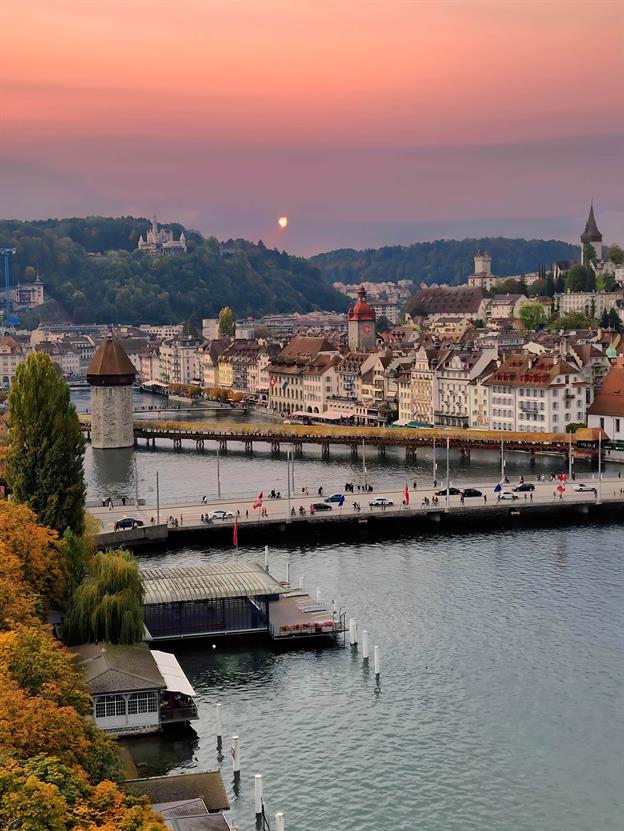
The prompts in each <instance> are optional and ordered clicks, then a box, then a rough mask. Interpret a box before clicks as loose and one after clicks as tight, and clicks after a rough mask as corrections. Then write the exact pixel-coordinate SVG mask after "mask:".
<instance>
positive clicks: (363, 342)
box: [348, 286, 376, 352]
mask: <svg viewBox="0 0 624 831" xmlns="http://www.w3.org/2000/svg"><path fill="white" fill-rule="evenodd" d="M348 339H349V349H350V350H351V351H352V352H374V351H375V347H376V338H375V310H374V309H373V308H372V306H369V304H368V301H367V299H366V289H365V288H364V286H360V288H359V289H358V299H357V303H356V304H355V306H353V308H352V309H349V323H348Z"/></svg>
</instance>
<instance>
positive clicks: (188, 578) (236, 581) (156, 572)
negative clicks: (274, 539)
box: [141, 559, 285, 606]
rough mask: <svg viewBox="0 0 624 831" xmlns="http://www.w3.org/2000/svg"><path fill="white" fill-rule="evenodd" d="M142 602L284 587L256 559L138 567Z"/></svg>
mask: <svg viewBox="0 0 624 831" xmlns="http://www.w3.org/2000/svg"><path fill="white" fill-rule="evenodd" d="M141 576H142V577H143V589H144V592H145V598H144V601H143V603H144V605H145V606H153V605H156V604H159V603H184V602H191V601H193V600H221V599H222V598H226V597H256V596H265V595H271V594H283V593H284V591H285V589H284V587H283V586H282V585H281V583H278V582H277V580H275V578H273V577H271V575H270V574H268V573H267V572H266V571H265V570H264V567H263V566H261V565H260V563H250V562H240V561H239V560H238V559H236V560H230V561H228V562H225V563H216V564H214V565H202V566H180V567H177V568H142V569H141Z"/></svg>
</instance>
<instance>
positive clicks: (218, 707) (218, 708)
mask: <svg viewBox="0 0 624 831" xmlns="http://www.w3.org/2000/svg"><path fill="white" fill-rule="evenodd" d="M215 710H216V720H217V750H221V748H222V747H223V725H222V724H221V705H220V704H217V705H216V706H215Z"/></svg>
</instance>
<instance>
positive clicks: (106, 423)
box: [87, 337, 136, 449]
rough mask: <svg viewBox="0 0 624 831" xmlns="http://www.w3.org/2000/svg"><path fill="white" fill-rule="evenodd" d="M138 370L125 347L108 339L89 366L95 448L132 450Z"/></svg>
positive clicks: (113, 339) (88, 379) (88, 378)
mask: <svg viewBox="0 0 624 831" xmlns="http://www.w3.org/2000/svg"><path fill="white" fill-rule="evenodd" d="M135 375H136V370H135V368H134V366H133V364H132V362H131V361H130V358H129V357H128V356H127V355H126V353H125V352H124V349H123V347H122V346H121V344H120V343H119V341H118V340H116V339H115V338H113V337H108V338H107V339H106V340H105V341H104V342H103V343H102V344H100V346H99V347H98V349H97V351H96V353H95V355H94V357H93V360H92V361H91V363H90V364H89V366H88V367H87V382H88V384H89V386H90V387H91V446H92V447H93V448H95V449H112V448H118V447H132V446H133V444H134V430H133V424H132V414H133V406H132V384H133V383H134V378H135Z"/></svg>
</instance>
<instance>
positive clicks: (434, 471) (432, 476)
mask: <svg viewBox="0 0 624 831" xmlns="http://www.w3.org/2000/svg"><path fill="white" fill-rule="evenodd" d="M436 468H437V464H436V452H435V437H434V439H433V470H432V471H431V481H432V482H435V480H436Z"/></svg>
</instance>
